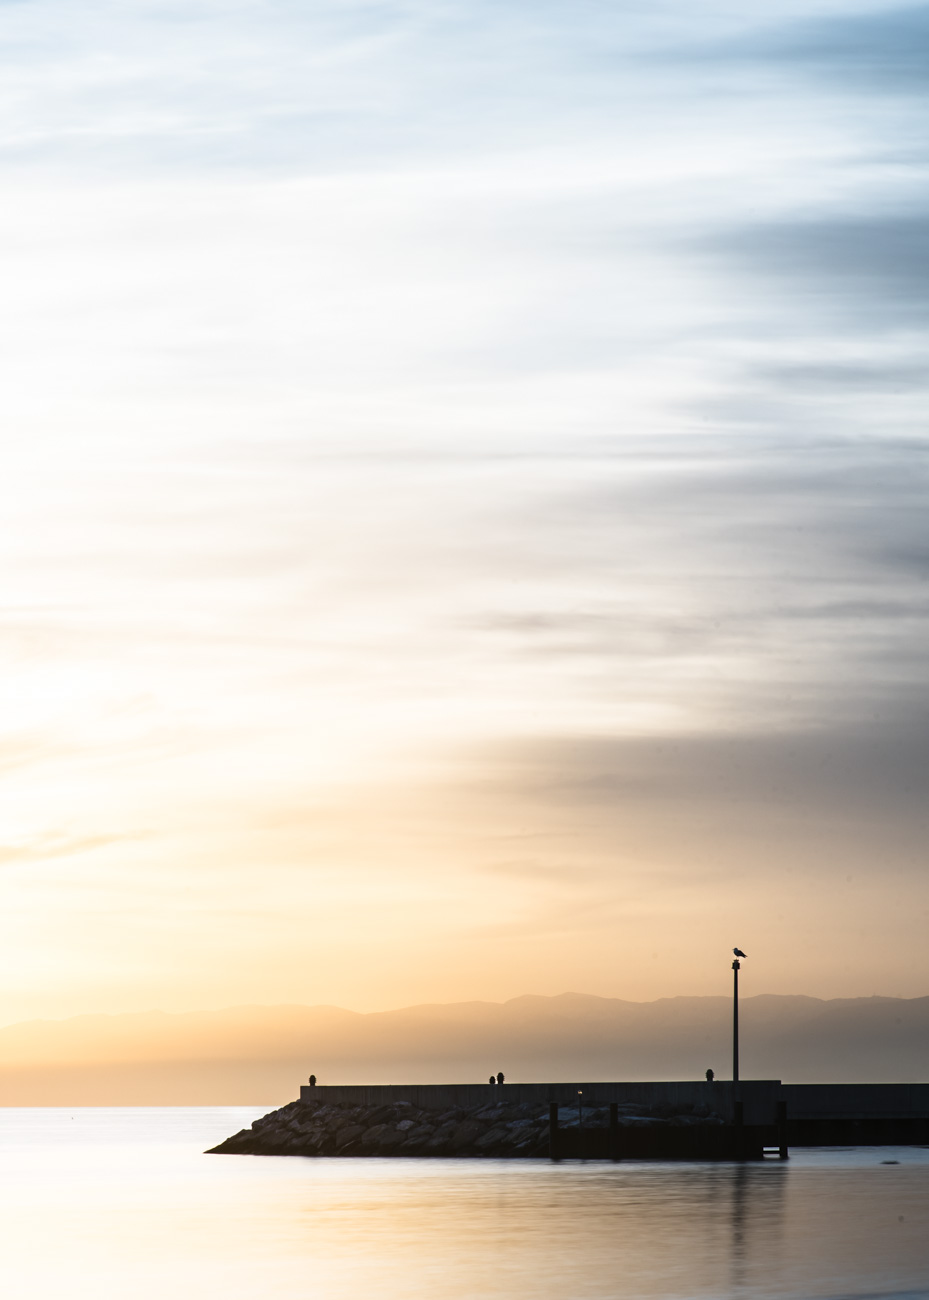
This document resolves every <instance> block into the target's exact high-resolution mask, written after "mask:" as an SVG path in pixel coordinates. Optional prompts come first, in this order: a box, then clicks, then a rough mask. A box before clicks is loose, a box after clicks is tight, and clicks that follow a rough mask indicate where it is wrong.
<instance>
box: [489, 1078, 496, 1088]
mask: <svg viewBox="0 0 929 1300" xmlns="http://www.w3.org/2000/svg"><path fill="white" fill-rule="evenodd" d="M496 1084H497V1080H496V1079H495V1078H494V1076H493V1075H491V1076H490V1086H491V1088H494V1087H496Z"/></svg>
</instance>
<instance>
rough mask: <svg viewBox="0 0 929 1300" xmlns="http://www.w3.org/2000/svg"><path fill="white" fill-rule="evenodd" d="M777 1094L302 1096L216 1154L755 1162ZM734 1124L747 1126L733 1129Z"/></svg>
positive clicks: (763, 1086) (587, 1087)
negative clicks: (746, 1158) (745, 1158)
mask: <svg viewBox="0 0 929 1300" xmlns="http://www.w3.org/2000/svg"><path fill="white" fill-rule="evenodd" d="M776 1087H777V1084H776V1083H775V1082H761V1083H758V1082H754V1083H751V1084H746V1085H743V1087H742V1092H743V1093H744V1094H745V1098H746V1099H745V1100H743V1101H741V1102H739V1101H737V1100H736V1099H735V1098H734V1094H733V1091H732V1086H731V1085H729V1084H720V1085H715V1084H706V1083H667V1084H605V1083H595V1084H582V1085H577V1084H506V1085H500V1086H495V1087H488V1086H487V1085H474V1086H470V1085H459V1086H442V1085H423V1086H414V1085H409V1086H399V1085H398V1086H393V1087H391V1086H372V1087H368V1088H365V1087H354V1086H346V1087H338V1086H335V1087H312V1088H303V1089H301V1097H300V1099H299V1100H298V1101H294V1102H290V1103H289V1104H288V1105H287V1106H283V1107H281V1108H280V1109H279V1110H276V1111H272V1112H271V1113H270V1114H268V1115H265V1116H263V1117H262V1118H261V1119H259V1120H256V1121H255V1123H254V1124H253V1125H252V1127H251V1128H250V1129H243V1130H242V1132H240V1133H237V1134H235V1135H234V1136H232V1137H230V1138H227V1139H226V1141H225V1142H222V1143H220V1145H219V1146H217V1147H214V1148H213V1153H215V1154H232V1155H300V1156H467V1157H493V1158H497V1159H499V1158H501V1157H503V1158H539V1157H551V1158H554V1159H569V1158H576V1157H587V1158H601V1159H602V1158H606V1159H610V1158H611V1159H622V1158H624V1157H626V1156H633V1155H634V1156H649V1155H653V1156H666V1157H670V1158H678V1159H681V1158H698V1159H712V1158H732V1157H734V1156H736V1155H738V1154H740V1153H742V1151H743V1148H745V1149H746V1154H757V1155H759V1156H760V1154H761V1144H762V1140H763V1138H764V1136H765V1135H766V1130H765V1132H763V1131H762V1124H763V1123H764V1122H766V1121H767V1120H768V1119H773V1114H774V1111H773V1109H772V1105H773V1103H772V1100H771V1099H772V1097H773V1094H774V1090H775V1089H776ZM746 1108H747V1109H748V1115H746V1113H745V1112H746ZM734 1117H735V1118H736V1120H738V1121H745V1122H744V1123H739V1124H738V1127H737V1126H736V1125H735V1124H734V1123H733V1118H734ZM749 1147H750V1148H751V1150H750V1152H749V1151H748V1149H747V1148H749ZM755 1148H757V1151H756V1150H755Z"/></svg>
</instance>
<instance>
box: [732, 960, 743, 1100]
mask: <svg viewBox="0 0 929 1300" xmlns="http://www.w3.org/2000/svg"><path fill="white" fill-rule="evenodd" d="M732 951H733V952H734V953H735V954H736V956H735V960H734V961H733V963H732V1082H733V1083H738V1082H739V971H740V970H741V969H742V967H741V964H740V962H739V958H740V957H744V956H745V953H744V952H742V950H741V949H740V948H733V950H732Z"/></svg>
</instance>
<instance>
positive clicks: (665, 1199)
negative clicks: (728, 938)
mask: <svg viewBox="0 0 929 1300" xmlns="http://www.w3.org/2000/svg"><path fill="white" fill-rule="evenodd" d="M249 1118H250V1116H245V1115H235V1116H231V1115H229V1113H228V1112H226V1113H218V1114H217V1113H212V1112H210V1111H208V1110H203V1111H186V1112H184V1111H160V1112H159V1111H154V1112H146V1111H137V1112H127V1111H117V1112H106V1111H97V1112H87V1111H85V1112H77V1113H76V1114H75V1117H74V1118H73V1119H72V1118H71V1117H70V1116H66V1115H63V1114H62V1113H61V1112H58V1113H57V1114H56V1113H55V1112H50V1111H45V1112H32V1113H23V1112H19V1113H16V1112H9V1111H7V1112H0V1168H2V1170H3V1178H2V1185H0V1216H2V1220H3V1223H4V1227H5V1234H4V1236H5V1247H4V1251H3V1253H2V1254H0V1294H3V1295H4V1297H6V1296H10V1297H14V1298H15V1300H19V1298H20V1297H23V1298H24V1300H25V1297H28V1300H52V1297H54V1298H55V1300H60V1297H61V1295H68V1296H69V1297H73V1296H80V1297H82V1296H87V1297H93V1300H117V1298H118V1300H124V1297H125V1296H127V1295H132V1296H133V1300H155V1297H158V1300H163V1297H164V1296H165V1295H166V1294H170V1295H171V1297H172V1300H194V1297H196V1300H202V1297H203V1296H213V1295H221V1296H222V1297H223V1300H259V1297H260V1300H285V1297H286V1300H290V1297H293V1296H297V1295H299V1296H313V1298H314V1300H369V1297H371V1296H377V1297H378V1300H401V1298H402V1300H427V1298H428V1300H434V1298H435V1297H442V1300H473V1298H474V1297H477V1296H480V1297H482V1300H503V1298H504V1297H506V1300H517V1298H518V1300H566V1298H574V1297H577V1298H578V1300H580V1298H581V1297H583V1300H607V1298H609V1300H615V1297H618V1296H622V1297H623V1298H624V1300H682V1298H683V1297H688V1300H703V1298H704V1297H706V1298H707V1300H709V1298H710V1297H712V1300H727V1298H728V1297H732V1300H743V1297H751V1300H766V1298H768V1297H770V1298H771V1300H798V1298H799V1297H804V1298H810V1297H836V1296H855V1297H861V1298H863V1297H865V1296H869V1295H870V1296H881V1297H889V1296H895V1297H902V1296H904V1295H905V1296H907V1297H908V1300H909V1297H914V1296H915V1297H920V1300H927V1297H929V1244H927V1243H929V1152H926V1151H922V1152H920V1151H916V1150H914V1149H912V1148H910V1149H907V1150H904V1151H896V1152H893V1153H891V1152H888V1151H880V1150H874V1149H872V1150H865V1151H859V1152H846V1153H828V1154H824V1153H819V1154H817V1153H797V1154H796V1155H795V1156H794V1158H793V1159H791V1161H790V1162H789V1163H781V1162H777V1161H771V1162H766V1163H763V1164H751V1165H728V1164H716V1165H696V1164H693V1165H685V1164H679V1165H675V1164H657V1163H656V1164H646V1163H639V1164H637V1163H635V1162H631V1161H630V1162H623V1163H620V1164H617V1165H613V1164H609V1163H599V1162H588V1163H584V1164H582V1163H580V1162H571V1161H568V1162H564V1163H562V1164H559V1165H551V1164H549V1163H547V1162H545V1161H538V1162H528V1161H527V1162H521V1161H510V1162H505V1161H460V1162H456V1161H451V1160H449V1161H425V1160H420V1161H414V1160H408V1161H391V1160H389V1159H385V1160H301V1159H293V1158H289V1159H288V1158H278V1159H274V1158H256V1157H247V1156H245V1157H228V1156H227V1157H221V1156H213V1157H207V1156H203V1155H201V1154H200V1152H201V1150H202V1148H203V1147H204V1146H206V1145H209V1144H211V1143H212V1142H214V1141H216V1140H218V1139H219V1138H220V1137H221V1136H223V1135H224V1134H225V1133H227V1132H229V1131H232V1130H233V1129H234V1128H238V1127H242V1125H243V1123H247V1122H248V1120H249ZM887 1158H896V1159H899V1160H900V1161H901V1163H900V1164H899V1165H896V1166H889V1165H882V1164H881V1163H880V1162H881V1160H882V1159H887Z"/></svg>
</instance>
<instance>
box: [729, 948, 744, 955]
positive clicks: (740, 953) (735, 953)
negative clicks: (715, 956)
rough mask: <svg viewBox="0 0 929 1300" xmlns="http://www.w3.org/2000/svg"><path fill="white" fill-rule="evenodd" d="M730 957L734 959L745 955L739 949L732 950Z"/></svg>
mask: <svg viewBox="0 0 929 1300" xmlns="http://www.w3.org/2000/svg"><path fill="white" fill-rule="evenodd" d="M732 955H733V956H734V957H744V956H745V953H744V952H743V951H742V949H741V948H733V950H732Z"/></svg>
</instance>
